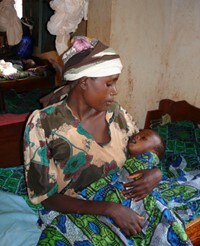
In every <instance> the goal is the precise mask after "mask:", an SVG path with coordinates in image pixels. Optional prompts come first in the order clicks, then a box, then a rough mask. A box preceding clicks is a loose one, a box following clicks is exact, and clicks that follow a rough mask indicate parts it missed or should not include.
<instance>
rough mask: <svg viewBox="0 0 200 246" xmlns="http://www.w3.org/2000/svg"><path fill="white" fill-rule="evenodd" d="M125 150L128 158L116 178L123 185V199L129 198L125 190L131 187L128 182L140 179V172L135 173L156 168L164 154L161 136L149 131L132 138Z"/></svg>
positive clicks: (141, 132)
mask: <svg viewBox="0 0 200 246" xmlns="http://www.w3.org/2000/svg"><path fill="white" fill-rule="evenodd" d="M127 148H128V152H129V158H128V159H127V160H126V162H125V163H124V166H123V168H122V169H121V171H120V176H119V178H118V181H120V182H122V183H123V184H124V188H125V190H124V191H123V192H122V194H123V195H124V196H125V197H127V196H128V197H129V194H128V191H127V190H128V189H129V188H131V186H132V185H133V184H131V183H130V182H131V181H134V180H137V179H139V178H141V177H142V172H137V171H140V170H144V169H152V168H153V167H156V166H157V164H158V163H159V161H160V160H161V159H162V157H163V155H164V152H165V145H164V142H163V140H162V138H161V136H160V135H159V134H158V133H156V132H155V131H153V130H150V129H144V130H141V131H140V132H138V133H137V134H136V135H134V136H132V137H131V138H130V140H129V142H128V146H127ZM135 172H137V173H135ZM133 173H134V174H133Z"/></svg>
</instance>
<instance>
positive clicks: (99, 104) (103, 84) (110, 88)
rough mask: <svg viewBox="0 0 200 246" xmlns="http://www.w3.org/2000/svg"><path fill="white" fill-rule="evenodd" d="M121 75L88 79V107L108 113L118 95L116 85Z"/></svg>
mask: <svg viewBox="0 0 200 246" xmlns="http://www.w3.org/2000/svg"><path fill="white" fill-rule="evenodd" d="M118 78H119V75H118V74H117V75H111V76H106V77H99V78H86V81H85V83H86V87H85V88H86V89H85V91H84V99H85V102H86V103H87V104H88V106H90V107H92V108H94V109H96V110H97V111H106V110H107V108H108V107H109V105H110V104H111V103H112V102H113V101H114V97H115V96H116V95H117V89H116V83H117V80H118Z"/></svg>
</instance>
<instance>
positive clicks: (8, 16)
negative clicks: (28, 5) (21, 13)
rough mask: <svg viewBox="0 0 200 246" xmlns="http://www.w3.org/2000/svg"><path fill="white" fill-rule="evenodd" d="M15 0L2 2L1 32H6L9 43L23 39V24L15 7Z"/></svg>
mask: <svg viewBox="0 0 200 246" xmlns="http://www.w3.org/2000/svg"><path fill="white" fill-rule="evenodd" d="M14 4H15V1H14V0H3V1H2V2H0V32H6V37H7V42H8V44H9V45H16V44H18V43H19V42H20V41H21V39H22V34H23V30H22V24H21V21H20V19H19V17H18V16H17V12H16V10H15V8H14Z"/></svg>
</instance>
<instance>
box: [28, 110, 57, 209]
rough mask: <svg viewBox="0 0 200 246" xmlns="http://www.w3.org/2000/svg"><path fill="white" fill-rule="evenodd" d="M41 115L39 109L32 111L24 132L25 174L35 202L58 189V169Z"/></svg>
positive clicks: (29, 191) (29, 190)
mask: <svg viewBox="0 0 200 246" xmlns="http://www.w3.org/2000/svg"><path fill="white" fill-rule="evenodd" d="M40 115H41V113H40V111H39V110H36V111H34V112H33V113H32V115H31V116H30V117H29V119H28V122H27V124H26V127H25V132H24V165H25V176H26V182H27V189H28V195H29V199H30V201H31V202H32V203H34V204H38V203H40V202H42V201H43V200H45V199H46V198H48V197H49V196H51V195H52V194H54V193H56V192H57V190H58V185H57V169H56V166H55V163H54V161H53V158H52V157H51V151H50V149H49V147H48V142H47V139H46V137H45V129H44V128H43V127H42V125H41V120H40Z"/></svg>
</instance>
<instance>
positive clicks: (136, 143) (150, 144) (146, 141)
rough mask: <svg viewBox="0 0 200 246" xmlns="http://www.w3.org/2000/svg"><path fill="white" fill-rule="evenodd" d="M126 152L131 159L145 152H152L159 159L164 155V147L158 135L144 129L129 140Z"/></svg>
mask: <svg viewBox="0 0 200 246" xmlns="http://www.w3.org/2000/svg"><path fill="white" fill-rule="evenodd" d="M128 151H129V154H130V156H132V157H133V156H137V155H140V154H143V153H145V152H154V153H155V154H157V156H158V157H159V159H161V158H162V157H163V155H164V151H165V145H164V142H163V140H162V138H161V137H160V135H159V134H158V133H156V132H155V131H153V130H150V129H144V130H141V131H140V132H138V133H137V134H136V135H134V136H132V137H131V138H130V140H129V142H128Z"/></svg>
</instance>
